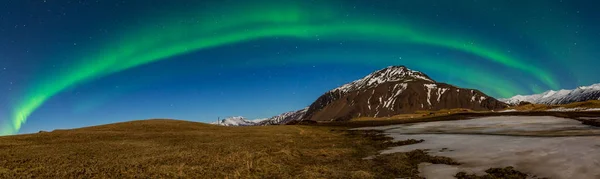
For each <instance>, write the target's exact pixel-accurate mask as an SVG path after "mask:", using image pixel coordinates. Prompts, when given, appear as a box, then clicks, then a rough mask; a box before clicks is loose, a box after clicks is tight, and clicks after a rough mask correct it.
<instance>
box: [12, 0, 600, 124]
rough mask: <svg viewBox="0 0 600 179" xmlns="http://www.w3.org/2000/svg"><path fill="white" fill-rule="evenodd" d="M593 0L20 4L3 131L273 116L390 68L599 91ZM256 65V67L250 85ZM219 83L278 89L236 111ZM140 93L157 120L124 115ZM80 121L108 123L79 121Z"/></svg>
mask: <svg viewBox="0 0 600 179" xmlns="http://www.w3.org/2000/svg"><path fill="white" fill-rule="evenodd" d="M594 3H595V2H594V1H569V2H566V1H565V2H562V1H560V0H556V1H544V2H543V3H541V2H540V1H500V0H498V1H477V0H475V1H473V0H468V1H466V0H465V1H452V2H449V1H434V0H428V1H419V2H413V1H391V0H390V1H387V0H382V1H377V2H376V3H374V2H371V1H326V0H324V1H291V0H290V1H270V0H259V1H248V2H240V1H232V0H225V1H203V2H199V1H177V3H172V2H169V3H166V1H157V0H154V1H141V0H135V1H102V2H96V1H89V2H88V1H80V2H70V1H52V0H45V1H35V2H21V1H10V2H9V3H8V4H9V6H7V7H3V8H5V9H2V10H3V11H2V12H4V13H3V14H2V15H1V16H0V19H3V21H2V24H1V26H0V27H1V29H0V32H2V33H3V34H4V35H5V37H7V38H3V39H1V40H0V41H1V43H2V46H0V65H1V66H0V70H2V69H4V70H3V71H2V72H0V75H1V76H0V83H3V84H5V86H8V87H6V88H5V89H1V91H0V93H2V94H0V95H1V97H2V98H0V104H2V105H1V106H0V108H2V109H0V120H2V121H0V124H1V125H2V127H1V128H0V130H1V131H0V134H4V135H6V134H15V133H18V132H19V131H20V130H21V128H23V127H24V125H27V124H28V121H30V120H35V121H37V122H36V123H35V124H36V125H34V126H32V127H31V129H30V131H28V132H35V131H36V130H41V129H47V128H60V127H63V126H64V127H79V126H84V124H102V123H106V121H104V120H101V119H98V118H103V119H106V118H113V120H110V121H124V120H133V119H132V118H134V119H138V118H143V117H169V118H186V119H189V120H196V121H203V122H207V121H211V120H214V118H216V117H217V116H221V117H223V116H230V115H244V116H247V117H257V118H258V117H270V116H269V115H276V114H278V113H281V112H285V111H290V110H295V109H299V108H302V107H304V106H306V105H308V103H310V99H311V98H312V99H314V98H316V97H317V96H318V95H319V93H320V92H324V91H326V90H328V89H330V88H333V87H335V86H337V85H340V84H343V83H345V82H348V81H351V80H354V79H355V78H358V77H361V76H363V75H365V74H366V73H368V72H370V71H373V70H376V69H378V68H381V67H385V66H389V65H406V66H408V67H409V68H412V69H416V70H420V71H423V72H425V73H427V74H429V75H430V76H432V77H433V78H434V79H436V80H438V81H441V82H447V83H450V84H456V85H459V86H462V87H469V88H477V89H480V90H482V91H483V92H485V93H487V94H490V95H492V96H495V97H508V96H511V95H515V94H529V93H534V92H541V91H545V90H550V89H554V90H556V89H560V88H573V87H575V86H578V85H588V84H591V83H597V82H598V78H597V76H598V74H599V73H600V72H597V71H596V69H595V66H597V65H598V63H599V62H598V60H597V59H596V58H597V57H598V56H599V55H600V54H598V53H600V52H598V50H596V49H595V48H597V47H598V45H600V44H599V42H597V39H599V37H600V33H599V31H600V27H599V25H598V24H597V23H595V22H594V21H595V19H596V18H597V17H600V13H599V12H596V11H595V10H594V9H593V5H590V4H594ZM217 69H218V70H217ZM356 69H361V70H356ZM290 70H291V71H292V72H294V73H290ZM256 71H262V72H256ZM265 71H268V72H265ZM270 71H273V73H271V72H270ZM283 71H288V72H283ZM249 72H256V73H258V75H257V76H256V77H255V78H249V79H246V80H245V81H241V80H240V78H243V77H240V75H244V73H245V74H247V73H249ZM303 72H310V73H311V74H305V76H302V75H301V74H302V73H303ZM278 73H281V74H278ZM233 74H235V75H233ZM283 74H286V75H291V76H293V77H294V80H290V78H289V77H290V76H286V75H283ZM228 75H230V76H228ZM296 75H297V76H296ZM199 76H200V77H199ZM273 76H279V78H277V77H276V78H273ZM194 77H196V78H194ZM285 77H288V78H285ZM329 77H331V78H329ZM125 79H127V80H130V81H127V80H125ZM261 79H271V80H273V81H271V82H265V81H266V80H261ZM311 79H312V80H313V81H308V80H311ZM303 80H307V81H303ZM315 80H316V81H315ZM125 81H126V82H125ZM190 81H196V82H198V81H201V82H206V83H196V84H190ZM216 81H227V84H226V85H223V86H228V85H231V86H239V85H241V84H244V85H246V87H247V88H242V89H240V90H250V91H252V90H256V91H261V89H268V92H264V91H262V93H260V92H258V93H252V94H248V95H252V97H248V102H247V103H248V104H249V105H247V106H243V105H228V104H236V101H238V99H239V97H231V96H228V95H227V93H239V92H238V91H233V90H232V91H229V92H227V91H220V92H217V91H218V90H215V89H219V88H217V87H215V86H214V85H213V84H218V82H216ZM298 81H301V82H298ZM315 83H316V84H320V85H315V86H302V85H300V86H301V87H300V86H299V84H303V85H307V84H315ZM115 84H118V85H115ZM159 84H163V85H159ZM165 84H169V85H165ZM248 86H252V87H248ZM150 88H152V93H150V92H149V90H150ZM308 88H310V90H306V89H308ZM190 89H194V90H197V91H196V92H190ZM287 90H289V91H293V93H291V94H290V93H288V92H289V91H287ZM82 91H83V92H85V94H83V93H82ZM198 91H200V92H208V91H214V92H215V93H224V95H223V96H221V97H218V98H217V97H215V95H214V94H212V93H211V94H209V93H206V94H204V95H195V94H197V93H198ZM256 91H254V92H256ZM272 93H282V94H281V95H273V94H272ZM113 94H119V95H113ZM157 94H160V95H157ZM186 94H187V95H190V96H195V97H189V98H188V97H182V98H181V99H186V100H185V101H186V102H187V103H189V104H188V105H186V107H180V108H178V109H177V110H172V111H168V110H166V109H165V110H164V112H160V111H162V109H164V108H165V107H164V106H162V105H160V103H163V102H164V101H169V103H179V101H177V99H179V97H175V96H179V95H182V96H185V95H186ZM292 95H293V96H295V97H292ZM157 96H161V97H160V98H165V99H156V98H158V97H157ZM134 98H135V99H137V98H142V99H150V100H148V101H147V103H144V104H143V105H136V106H135V107H131V110H130V111H129V112H131V111H135V110H139V111H157V112H156V113H154V114H155V115H160V116H149V115H148V114H143V115H133V114H127V115H124V114H122V113H126V112H127V111H128V110H127V107H124V108H123V107H121V108H119V109H118V111H119V112H118V113H115V112H114V111H115V110H116V109H115V108H114V106H119V105H120V106H130V105H134V104H136V103H135V102H132V100H133V99H134ZM152 99H154V100H152ZM280 99H287V100H280ZM294 99H297V100H294ZM299 99H302V100H299ZM171 100H172V101H171ZM188 100H189V101H188ZM259 100H265V101H273V102H271V103H272V104H271V105H277V106H281V108H278V109H272V110H266V111H270V112H256V111H265V109H271V108H270V107H268V106H265V105H266V104H265V105H252V104H253V103H257V102H256V101H259ZM208 101H210V102H208ZM108 103H113V104H114V105H111V104H108ZM215 103H216V104H215ZM152 104H155V105H152ZM207 105H213V106H221V105H222V106H221V107H227V108H228V110H229V111H226V110H224V111H219V112H214V110H210V109H208V107H206V106H207ZM170 106H174V105H170ZM44 108H46V109H47V110H43V109H44ZM242 108H244V109H242ZM284 108H289V109H284ZM49 109H56V110H49ZM78 109H85V110H78ZM134 109H135V110H134ZM157 109H161V110H157ZM40 110H43V111H40ZM121 110H122V111H121ZM281 110H283V111H281ZM38 111H40V112H38ZM69 111H70V112H69ZM73 111H79V112H73ZM176 112H177V113H181V112H184V113H187V114H181V115H177V116H172V114H174V113H176ZM75 113H77V114H75ZM131 113H134V112H131ZM192 113H193V114H192ZM239 113H246V114H239ZM35 114H38V115H35ZM82 116H96V117H92V118H93V119H98V120H94V121H93V122H89V121H88V122H81V121H82V120H83V119H81V117H82ZM92 118H90V119H92ZM56 121H62V122H61V123H68V124H69V125H62V124H54V122H56ZM48 125H49V126H48Z"/></svg>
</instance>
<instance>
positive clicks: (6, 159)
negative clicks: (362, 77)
mask: <svg viewBox="0 0 600 179" xmlns="http://www.w3.org/2000/svg"><path fill="white" fill-rule="evenodd" d="M500 115H507V116H512V115H533V116H558V117H567V118H574V119H577V118H579V117H585V116H600V112H528V113H523V112H506V113H462V112H459V113H452V114H447V113H446V114H442V113H440V114H435V115H428V116H423V117H419V118H410V119H407V118H393V119H384V120H355V121H348V122H330V123H313V124H310V125H286V126H253V127H222V126H215V125H208V124H204V123H196V122H187V121H178V120H158V119H157V120H143V121H132V122H125V123H117V124H109V125H102V126H94V127H87V128H80V129H73V130H57V131H53V132H42V133H37V134H27V135H17V136H4V137H0V178H402V177H411V178H419V177H418V168H417V166H418V164H419V163H421V162H429V163H439V164H457V163H455V162H453V161H452V160H451V159H449V158H444V157H433V156H429V155H427V153H426V152H424V151H421V150H416V151H412V152H409V153H395V154H388V155H377V153H378V151H381V150H383V149H386V148H389V147H392V146H399V145H407V144H412V143H416V142H419V141H414V140H408V141H398V142H391V138H389V137H386V136H384V135H382V134H381V133H379V132H376V131H348V130H347V129H349V128H353V127H365V126H380V125H391V124H405V123H415V122H426V121H445V120H461V119H469V118H475V117H485V116H500ZM374 155H375V157H374V158H372V159H369V160H365V159H364V158H365V157H371V156H374ZM507 167H508V166H507ZM490 171H491V173H490V174H489V175H490V176H492V174H493V176H508V175H511V176H512V175H514V176H517V177H516V178H520V177H519V176H521V174H520V173H515V172H516V171H513V170H512V169H510V168H507V169H490ZM457 177H459V178H479V177H477V176H473V175H468V174H464V173H463V174H460V173H459V174H457ZM481 177H482V178H486V177H487V176H481ZM496 178H498V177H496ZM499 178H505V177H499Z"/></svg>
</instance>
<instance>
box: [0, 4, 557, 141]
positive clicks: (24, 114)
mask: <svg viewBox="0 0 600 179" xmlns="http://www.w3.org/2000/svg"><path fill="white" fill-rule="evenodd" d="M241 13H242V14H249V15H248V16H238V17H237V18H235V19H233V18H232V19H229V20H226V21H224V22H223V23H219V24H216V25H214V24H211V23H209V22H206V23H201V24H200V25H198V24H194V25H185V24H184V25H181V24H173V25H170V26H167V27H168V28H165V29H155V28H154V29H142V30H139V31H133V32H131V33H128V34H133V35H130V36H127V38H124V39H125V40H121V41H117V42H116V43H110V44H107V46H106V47H107V48H101V50H100V52H99V53H95V54H96V55H91V56H87V57H85V58H82V59H76V60H75V61H77V62H78V63H77V64H75V65H73V66H72V67H71V68H70V69H72V70H70V71H64V72H59V73H58V75H56V76H54V78H52V79H43V80H41V82H40V83H34V84H32V86H31V87H30V88H29V90H27V91H26V92H25V95H23V96H22V98H21V100H19V101H17V103H16V105H15V106H14V108H13V111H12V117H11V122H12V129H2V130H3V131H10V132H9V133H16V132H18V131H19V129H20V128H21V126H22V125H23V124H24V123H25V122H26V120H27V118H28V117H29V116H30V115H31V114H32V113H33V112H34V111H35V110H36V109H37V108H39V107H40V106H41V105H43V104H44V103H45V102H46V101H47V100H48V99H50V98H51V97H52V96H54V95H56V94H58V93H60V92H61V91H63V90H65V89H66V88H69V87H72V86H74V85H76V84H79V83H82V82H85V81H89V80H92V79H94V78H99V77H102V76H104V75H108V74H111V73H115V72H119V71H122V70H126V69H129V68H133V67H136V66H140V65H143V64H148V63H151V62H154V61H158V60H162V59H167V58H169V57H173V56H177V55H181V54H185V53H190V52H192V51H197V50H201V49H207V48H213V47H218V46H222V45H227V44H234V43H240V42H245V41H251V40H257V39H262V38H270V37H289V38H298V39H303V40H314V39H317V38H318V39H319V40H330V41H335V40H368V39H371V38H377V39H384V40H389V41H391V42H400V43H417V44H425V45H431V46H437V47H442V48H449V49H454V50H458V51H463V52H465V53H469V54H473V55H476V56H479V57H482V58H484V59H487V60H490V61H492V62H495V63H498V64H501V65H504V66H507V67H510V68H514V69H518V70H522V71H526V72H528V73H530V74H532V75H533V76H535V77H536V78H537V79H539V80H540V81H541V82H543V83H544V84H546V85H547V86H549V87H550V88H558V84H557V83H556V82H555V81H554V80H553V79H552V76H551V75H550V74H549V73H548V72H546V71H544V70H543V69H540V68H538V67H536V66H533V65H530V64H526V63H523V62H522V61H520V60H519V59H516V58H513V57H512V56H510V55H508V54H504V53H501V52H500V51H498V50H494V49H492V48H488V47H485V46H483V45H479V44H478V45H469V44H467V43H466V42H465V41H461V40H455V39H452V38H449V37H447V36H443V35H441V34H432V33H427V32H425V31H424V30H422V29H418V28H415V27H412V26H410V25H409V24H398V23H388V22H387V21H385V20H372V19H371V20H354V21H347V22H338V21H335V15H332V14H335V13H323V14H318V13H317V14H314V13H312V14H308V13H306V11H302V10H301V9H297V8H269V9H268V10H265V9H262V10H260V11H255V12H245V13H243V12H241ZM232 17H233V16H232ZM240 17H241V18H240ZM348 37H352V38H348ZM115 47H116V48H115Z"/></svg>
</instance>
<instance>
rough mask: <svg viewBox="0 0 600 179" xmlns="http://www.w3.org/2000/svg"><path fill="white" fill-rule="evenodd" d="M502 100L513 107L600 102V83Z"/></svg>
mask: <svg viewBox="0 0 600 179" xmlns="http://www.w3.org/2000/svg"><path fill="white" fill-rule="evenodd" d="M500 100H501V101H503V102H505V103H508V104H511V105H518V104H519V103H521V102H529V103H535V104H547V105H557V104H568V103H574V102H582V101H588V100H600V83H598V84H594V85H591V86H581V87H578V88H577V89H572V90H564V89H563V90H558V91H553V90H550V91H546V92H544V93H540V94H534V95H517V96H514V97H512V98H507V99H500Z"/></svg>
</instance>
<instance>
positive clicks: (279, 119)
mask: <svg viewBox="0 0 600 179" xmlns="http://www.w3.org/2000/svg"><path fill="white" fill-rule="evenodd" d="M307 110H308V107H307V108H304V109H301V110H297V111H290V112H286V113H283V114H280V115H277V116H273V117H271V118H269V119H266V120H264V121H262V122H260V123H259V125H280V124H286V123H288V122H291V121H299V120H301V119H302V117H304V114H306V111H307Z"/></svg>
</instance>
